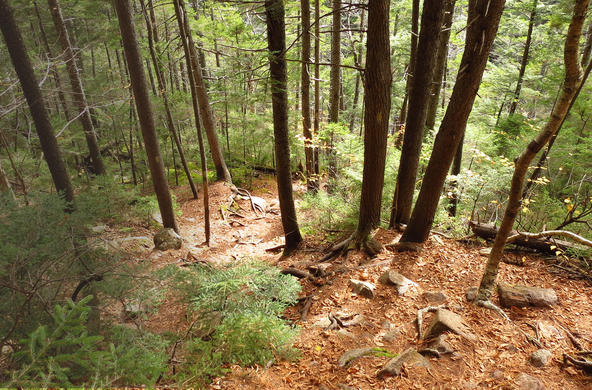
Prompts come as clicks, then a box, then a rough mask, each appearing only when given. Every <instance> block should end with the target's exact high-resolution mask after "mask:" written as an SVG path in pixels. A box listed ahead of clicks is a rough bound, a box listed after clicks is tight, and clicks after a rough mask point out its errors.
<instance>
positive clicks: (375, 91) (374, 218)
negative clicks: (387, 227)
mask: <svg viewBox="0 0 592 390" xmlns="http://www.w3.org/2000/svg"><path fill="white" fill-rule="evenodd" d="M389 5H390V0H371V1H370V2H369V3H368V20H369V21H371V22H370V23H368V39H367V41H366V45H367V49H366V72H365V82H364V85H365V86H366V91H365V94H364V129H365V131H364V170H363V177H362V196H361V198H360V216H359V219H358V226H357V228H356V231H355V232H354V233H353V234H352V235H351V236H350V237H349V238H348V239H346V240H345V241H343V242H341V243H339V244H337V245H335V246H334V247H333V248H332V249H331V252H330V253H329V254H328V255H326V256H325V258H326V259H328V258H330V257H332V256H333V255H335V254H337V253H339V252H342V251H348V250H350V249H353V248H356V249H364V250H365V251H366V252H367V253H368V254H369V255H371V256H372V255H375V254H376V253H377V252H378V251H380V249H381V245H380V243H378V242H377V241H376V240H374V239H373V238H372V237H371V233H372V231H373V230H374V229H375V228H377V227H378V225H379V224H380V206H381V201H382V187H383V184H384V169H385V161H386V144H387V136H388V121H389V116H390V109H391V83H392V76H391V63H390V48H389Z"/></svg>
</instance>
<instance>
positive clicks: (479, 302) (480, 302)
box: [475, 299, 511, 321]
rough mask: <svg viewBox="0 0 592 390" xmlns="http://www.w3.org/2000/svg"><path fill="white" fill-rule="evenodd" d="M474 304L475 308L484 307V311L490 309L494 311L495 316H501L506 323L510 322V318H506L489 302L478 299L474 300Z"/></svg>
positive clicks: (500, 310) (499, 309) (503, 313)
mask: <svg viewBox="0 0 592 390" xmlns="http://www.w3.org/2000/svg"><path fill="white" fill-rule="evenodd" d="M475 304H476V305H477V306H481V307H484V308H486V309H490V310H493V311H495V312H496V313H497V314H499V315H500V316H502V317H503V318H504V319H505V320H507V321H511V320H510V317H508V315H507V314H506V313H505V312H504V311H503V310H502V309H501V308H499V307H498V306H496V305H494V304H493V303H492V302H491V301H490V300H485V301H484V300H480V299H476V300H475Z"/></svg>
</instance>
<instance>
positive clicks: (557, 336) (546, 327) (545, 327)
mask: <svg viewBox="0 0 592 390" xmlns="http://www.w3.org/2000/svg"><path fill="white" fill-rule="evenodd" d="M537 327H538V328H539V336H540V338H541V339H548V340H554V341H555V340H561V339H563V338H564V337H563V334H562V333H561V331H560V330H559V329H557V328H556V327H554V326H553V325H551V324H550V323H548V322H546V321H539V322H538V323H537Z"/></svg>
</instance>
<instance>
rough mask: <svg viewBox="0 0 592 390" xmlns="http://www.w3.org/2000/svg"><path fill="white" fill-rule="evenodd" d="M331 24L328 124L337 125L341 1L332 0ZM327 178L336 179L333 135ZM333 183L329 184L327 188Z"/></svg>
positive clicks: (339, 80)
mask: <svg viewBox="0 0 592 390" xmlns="http://www.w3.org/2000/svg"><path fill="white" fill-rule="evenodd" d="M332 11H333V23H332V26H331V73H330V84H331V86H330V89H329V123H335V124H337V123H339V96H340V91H341V77H340V75H341V0H333V2H332ZM329 137H330V140H329V142H330V145H329V156H328V157H329V178H330V179H331V182H333V181H334V179H335V178H336V177H337V154H336V153H335V150H334V147H335V146H334V142H335V133H334V131H331V134H329ZM333 185H334V183H330V185H329V188H330V189H331V188H332V187H333Z"/></svg>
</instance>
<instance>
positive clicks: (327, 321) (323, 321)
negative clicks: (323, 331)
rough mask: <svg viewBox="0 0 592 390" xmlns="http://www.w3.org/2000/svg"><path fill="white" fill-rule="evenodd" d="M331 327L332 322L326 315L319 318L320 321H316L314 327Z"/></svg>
mask: <svg viewBox="0 0 592 390" xmlns="http://www.w3.org/2000/svg"><path fill="white" fill-rule="evenodd" d="M330 325H331V320H330V319H329V318H327V316H326V315H324V316H323V317H322V318H319V319H318V320H316V321H315V322H314V323H313V324H312V326H315V327H317V328H327V327H329V326H330Z"/></svg>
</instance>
